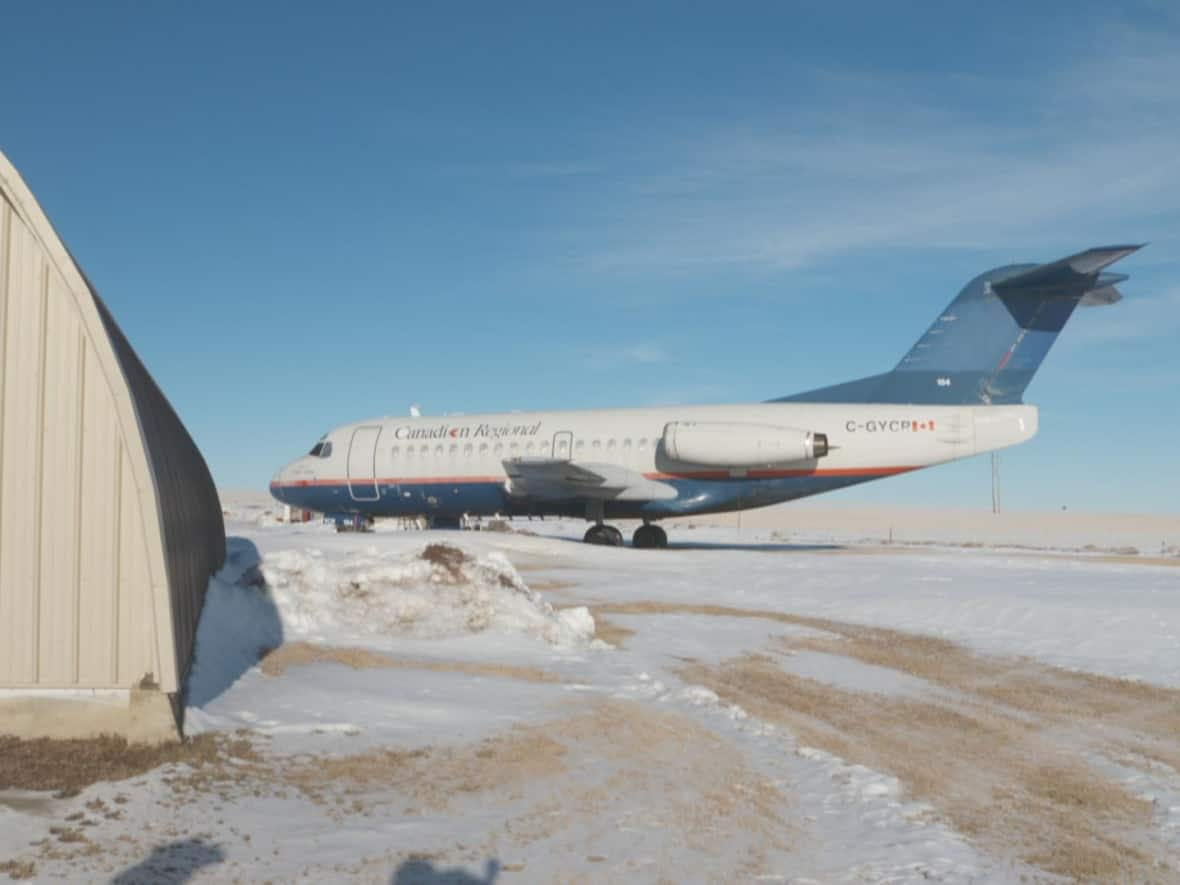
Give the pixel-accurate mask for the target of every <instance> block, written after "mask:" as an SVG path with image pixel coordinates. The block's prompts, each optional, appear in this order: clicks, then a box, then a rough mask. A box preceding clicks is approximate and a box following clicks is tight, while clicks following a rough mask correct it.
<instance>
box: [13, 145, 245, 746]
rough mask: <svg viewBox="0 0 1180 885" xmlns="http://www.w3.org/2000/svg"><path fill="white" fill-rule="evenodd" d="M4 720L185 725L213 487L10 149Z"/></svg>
mask: <svg viewBox="0 0 1180 885" xmlns="http://www.w3.org/2000/svg"><path fill="white" fill-rule="evenodd" d="M0 371H2V372H3V377H2V378H0V733H17V734H50V735H62V736H64V735H72V734H89V733H94V732H98V731H108V732H121V733H127V734H132V735H137V736H141V737H151V738H157V737H163V736H165V735H166V734H168V733H171V734H175V733H176V730H177V727H178V726H179V725H180V724H181V723H180V715H179V714H180V711H181V710H182V707H183V705H182V704H181V703H180V697H179V695H180V692H181V690H182V686H183V683H184V678H185V676H186V674H187V672H188V669H189V667H190V665H191V663H192V656H193V643H194V637H195V635H196V629H197V620H198V618H199V616H200V612H201V605H202V602H203V601H204V596H205V588H206V585H207V582H208V579H209V576H210V575H211V574H212V573H213V572H215V571H216V570H217V569H218V568H220V567H221V565H222V563H223V561H224V559H225V528H224V525H223V522H222V516H221V505H220V503H219V501H218V497H217V491H216V489H215V487H214V485H213V480H212V478H211V477H210V475H209V470H208V468H207V467H206V465H205V461H204V459H203V458H202V457H201V454H200V452H199V451H198V450H197V447H196V445H195V444H194V443H193V441H192V439H191V437H190V436H189V435H188V432H187V431H186V430H185V428H184V425H183V424H181V422H180V419H179V418H178V417H177V416H176V413H175V412H174V411H173V410H172V407H171V406H170V405H169V404H168V400H167V399H166V398H165V397H164V395H163V393H161V392H160V389H159V388H158V387H157V386H156V383H155V382H154V381H153V380H152V377H151V375H150V374H148V372H147V370H146V369H145V368H144V366H143V364H142V363H141V362H140V360H139V358H138V357H137V356H136V354H135V351H134V350H133V349H132V348H131V345H130V344H129V343H128V341H127V339H126V337H124V335H123V333H122V331H121V330H120V329H119V327H118V325H117V324H116V323H115V320H114V318H113V317H112V316H111V314H110V311H109V310H108V309H107V307H106V305H105V304H104V303H103V301H102V299H101V298H100V297H99V296H98V293H97V292H95V290H94V288H93V287H92V286H91V285H90V283H89V281H88V280H87V278H86V276H85V275H84V274H83V273H82V271H81V269H80V268H79V267H78V265H77V264H76V263H75V262H74V260H73V257H72V256H71V255H70V253H69V251H68V250H67V249H66V248H65V246H64V245H63V243H62V241H61V240H60V239H59V238H58V236H57V234H56V233H55V232H54V230H53V227H52V226H51V225H50V223H49V220H48V219H47V218H46V216H45V214H44V212H42V210H41V207H40V206H39V205H38V203H37V201H36V199H35V198H34V196H33V194H32V193H31V192H30V191H29V189H28V187H27V186H26V185H25V183H24V181H23V180H22V179H21V177H20V176H19V175H18V174H17V172H16V170H15V169H14V168H13V167H12V165H11V164H10V163H9V162H8V159H7V158H6V157H5V156H4V155H3V154H0Z"/></svg>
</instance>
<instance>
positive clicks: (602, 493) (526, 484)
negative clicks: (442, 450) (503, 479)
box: [502, 458, 676, 501]
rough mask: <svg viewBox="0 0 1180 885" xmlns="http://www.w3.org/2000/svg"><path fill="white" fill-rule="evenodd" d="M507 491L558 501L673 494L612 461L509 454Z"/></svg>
mask: <svg viewBox="0 0 1180 885" xmlns="http://www.w3.org/2000/svg"><path fill="white" fill-rule="evenodd" d="M502 463H503V465H504V470H505V471H506V472H507V473H508V493H509V494H511V495H515V496H519V497H522V498H536V499H538V500H549V501H554V500H557V501H560V500H567V499H570V498H580V499H584V500H596V501H664V500H669V499H671V498H675V497H676V489H675V488H673V487H672V486H670V485H668V484H667V483H663V482H656V481H655V480H651V479H648V478H647V477H645V476H644V475H643V474H642V473H639V472H637V471H635V470H629V469H628V468H626V467H619V466H618V465H615V464H594V463H589V462H586V463H582V462H575V461H570V460H565V459H561V458H510V459H508V460H506V461H503V462H502Z"/></svg>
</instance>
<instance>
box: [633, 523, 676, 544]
mask: <svg viewBox="0 0 1180 885" xmlns="http://www.w3.org/2000/svg"><path fill="white" fill-rule="evenodd" d="M631 546H632V547H638V548H640V549H641V550H649V549H653V548H657V547H667V546H668V533H667V532H665V531H664V530H663V529H662V528H660V527H659V526H658V525H652V524H651V523H644V524H643V525H641V526H640V527H639V528H637V529H636V530H635V534H634V535H632V536H631Z"/></svg>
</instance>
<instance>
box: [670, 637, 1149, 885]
mask: <svg viewBox="0 0 1180 885" xmlns="http://www.w3.org/2000/svg"><path fill="white" fill-rule="evenodd" d="M683 675H684V676H685V678H687V679H691V680H692V681H694V682H697V683H700V684H703V685H706V686H708V687H709V688H711V689H713V690H714V691H715V692H717V694H718V695H719V696H721V697H723V698H725V699H726V700H727V701H730V702H733V703H737V704H740V705H742V706H743V707H745V708H746V709H747V710H749V711H750V712H752V713H754V714H756V715H758V716H759V717H761V718H764V719H767V720H770V721H776V722H781V723H783V724H785V725H787V726H788V727H789V728H790V729H791V730H793V731H794V732H796V733H797V734H798V735H799V737H800V739H801V740H802V741H804V742H805V743H807V744H811V745H814V746H817V747H820V748H822V749H825V750H828V751H829V752H831V753H834V754H835V755H837V756H840V757H841V758H843V759H845V760H847V761H850V762H856V763H860V764H863V765H867V766H869V767H871V768H875V769H877V770H880V771H886V772H889V773H891V774H893V775H895V776H896V777H897V778H898V779H899V780H900V781H901V782H902V784H903V785H904V786H905V787H906V789H907V791H908V793H909V794H910V795H911V796H913V797H914V798H917V799H921V800H923V801H927V802H930V803H931V804H932V805H934V806H935V807H936V808H938V809H939V810H941V811H942V812H943V813H944V814H946V815H947V817H948V818H949V819H950V820H951V821H952V822H953V823H954V825H955V826H956V827H957V828H958V829H959V830H960V831H961V832H963V833H964V834H966V835H968V836H970V837H973V838H974V839H976V840H977V841H979V842H980V843H981V844H982V845H984V846H985V847H987V848H989V849H991V850H995V851H1000V852H1004V851H1006V850H1014V851H1015V853H1016V855H1017V856H1018V857H1020V858H1021V859H1022V860H1024V861H1026V862H1027V863H1030V864H1033V865H1035V866H1038V867H1040V868H1041V869H1044V870H1046V871H1047V872H1050V873H1054V874H1057V875H1063V876H1069V877H1072V878H1074V879H1077V880H1079V881H1106V882H1110V881H1137V882H1149V881H1164V879H1165V876H1164V875H1163V874H1161V873H1160V872H1159V871H1158V870H1157V869H1156V867H1155V866H1154V859H1153V857H1152V856H1151V854H1150V853H1148V852H1147V851H1146V850H1145V849H1144V848H1143V847H1142V846H1141V845H1140V844H1139V837H1138V836H1137V835H1136V834H1137V833H1139V832H1140V831H1142V829H1143V828H1144V827H1145V826H1146V825H1147V824H1148V823H1149V822H1150V820H1151V814H1152V810H1151V806H1150V805H1149V804H1148V803H1146V802H1143V801H1141V800H1139V799H1137V798H1135V797H1134V796H1132V795H1130V794H1129V793H1127V792H1126V790H1124V789H1123V788H1122V787H1121V786H1119V785H1118V784H1115V783H1113V782H1112V781H1110V780H1108V779H1106V778H1105V777H1103V776H1102V775H1101V774H1100V773H1099V772H1098V771H1096V770H1095V769H1094V768H1093V767H1092V766H1091V765H1090V764H1089V763H1088V762H1087V761H1086V759H1085V758H1084V757H1083V755H1082V754H1081V753H1080V752H1078V751H1076V750H1071V749H1068V748H1067V747H1065V746H1063V745H1062V744H1060V743H1056V742H1054V741H1052V740H1051V739H1050V738H1049V736H1047V735H1046V734H1045V733H1044V731H1043V729H1042V728H1041V727H1039V726H1038V725H1037V724H1035V723H1034V722H1030V721H1029V719H1028V717H1024V716H1019V715H1013V714H1010V713H1008V712H1006V711H1005V710H1004V709H1003V708H1001V707H997V706H996V705H988V704H982V703H970V702H964V703H962V704H957V703H955V702H948V701H940V700H930V701H927V700H914V699H911V698H900V697H891V696H885V695H877V694H869V693H860V692H852V691H845V690H842V689H838V688H835V687H833V686H831V685H827V684H825V683H821V682H817V681H815V680H811V679H805V678H803V677H799V676H795V675H792V674H789V673H786V672H784V671H783V670H782V669H781V668H780V667H779V666H778V664H777V663H776V662H775V661H774V660H772V659H770V658H768V657H764V656H747V657H744V658H739V659H736V660H733V661H728V662H726V663H724V664H722V665H721V666H720V667H717V668H708V667H703V666H701V665H690V666H688V667H686V668H685V670H684V673H683Z"/></svg>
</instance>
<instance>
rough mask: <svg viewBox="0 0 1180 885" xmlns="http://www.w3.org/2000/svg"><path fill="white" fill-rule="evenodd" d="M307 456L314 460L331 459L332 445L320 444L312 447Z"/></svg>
mask: <svg viewBox="0 0 1180 885" xmlns="http://www.w3.org/2000/svg"><path fill="white" fill-rule="evenodd" d="M307 454H309V455H311V456H312V457H313V458H329V457H331V455H332V444H331V443H330V442H322V441H321V442H318V443H316V444H315V445H314V446H312V447H311V451H310V452H308V453H307Z"/></svg>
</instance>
